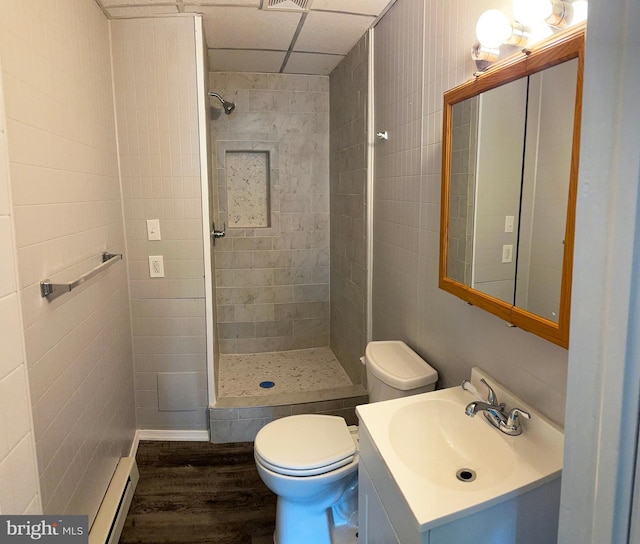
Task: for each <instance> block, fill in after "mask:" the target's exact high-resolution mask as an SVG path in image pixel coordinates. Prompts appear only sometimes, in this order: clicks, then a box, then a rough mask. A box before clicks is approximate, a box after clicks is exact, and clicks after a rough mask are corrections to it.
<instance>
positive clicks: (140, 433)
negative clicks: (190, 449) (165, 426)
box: [136, 429, 209, 448]
mask: <svg viewBox="0 0 640 544" xmlns="http://www.w3.org/2000/svg"><path fill="white" fill-rule="evenodd" d="M136 439H137V441H138V442H139V441H140V440H169V441H176V442H177V441H184V442H209V431H207V430H184V431H183V430H177V429H176V430H158V429H138V430H137V431H136ZM136 448H137V446H136Z"/></svg>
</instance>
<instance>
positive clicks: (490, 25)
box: [476, 9, 513, 49]
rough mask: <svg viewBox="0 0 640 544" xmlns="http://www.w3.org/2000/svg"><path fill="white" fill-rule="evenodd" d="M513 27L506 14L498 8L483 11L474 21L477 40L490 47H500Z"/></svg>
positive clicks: (508, 36) (509, 35)
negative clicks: (476, 20) (475, 21)
mask: <svg viewBox="0 0 640 544" xmlns="http://www.w3.org/2000/svg"><path fill="white" fill-rule="evenodd" d="M512 33H513V28H512V27H511V24H510V23H509V19H507V16H506V15H505V14H504V13H502V12H501V11H500V10H499V9H490V10H488V11H485V12H484V13H483V14H482V15H480V17H478V22H477V23H476V36H477V37H478V41H479V42H480V43H481V44H482V45H484V46H485V47H489V48H491V49H493V48H496V47H500V46H501V45H502V44H503V43H504V42H505V41H506V40H508V39H509V38H510V37H511V34H512Z"/></svg>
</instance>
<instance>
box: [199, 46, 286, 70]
mask: <svg viewBox="0 0 640 544" xmlns="http://www.w3.org/2000/svg"><path fill="white" fill-rule="evenodd" d="M285 54H286V53H285V52H284V51H249V50H242V51H238V50H229V49H209V69H210V70H211V71H212V72H263V73H277V72H279V71H280V67H281V66H282V61H283V60H284V56H285Z"/></svg>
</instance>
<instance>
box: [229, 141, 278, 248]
mask: <svg viewBox="0 0 640 544" xmlns="http://www.w3.org/2000/svg"><path fill="white" fill-rule="evenodd" d="M217 156H218V165H217V166H218V210H219V218H218V221H219V223H220V224H222V223H226V224H227V227H228V228H229V229H232V230H235V232H234V233H233V234H232V235H235V236H272V235H274V234H276V233H275V232H274V228H275V227H277V225H278V218H277V210H274V207H273V203H275V202H277V198H276V196H277V195H275V194H274V192H275V191H276V190H277V179H278V173H277V164H278V150H277V144H276V143H274V142H258V141H253V142H251V141H248V142H239V141H220V142H218V146H217Z"/></svg>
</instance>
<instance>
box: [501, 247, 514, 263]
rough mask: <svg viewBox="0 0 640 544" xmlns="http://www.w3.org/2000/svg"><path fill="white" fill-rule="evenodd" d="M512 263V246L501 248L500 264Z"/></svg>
mask: <svg viewBox="0 0 640 544" xmlns="http://www.w3.org/2000/svg"><path fill="white" fill-rule="evenodd" d="M512 261H513V244H506V245H504V246H502V262H503V263H510V262H512Z"/></svg>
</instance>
